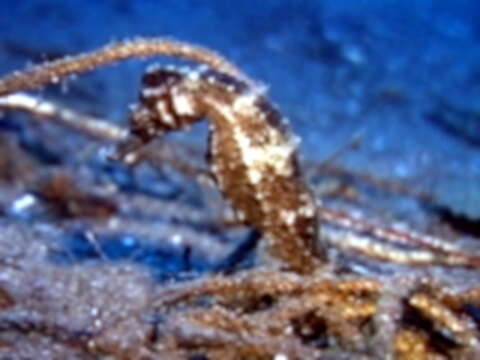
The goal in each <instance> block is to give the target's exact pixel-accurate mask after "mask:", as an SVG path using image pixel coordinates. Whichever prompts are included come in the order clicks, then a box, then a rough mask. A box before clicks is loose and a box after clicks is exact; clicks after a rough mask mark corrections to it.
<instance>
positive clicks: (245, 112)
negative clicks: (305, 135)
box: [130, 65, 325, 273]
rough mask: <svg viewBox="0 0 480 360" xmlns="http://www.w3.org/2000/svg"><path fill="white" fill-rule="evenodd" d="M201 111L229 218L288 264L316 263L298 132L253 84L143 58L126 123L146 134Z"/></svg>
mask: <svg viewBox="0 0 480 360" xmlns="http://www.w3.org/2000/svg"><path fill="white" fill-rule="evenodd" d="M202 118H207V119H208V121H209V141H208V142H209V145H208V154H207V161H208V164H209V166H210V170H211V173H212V176H213V178H214V180H215V182H216V184H217V186H218V188H219V189H220V191H221V192H222V193H223V195H224V197H225V198H226V199H227V200H228V201H229V202H230V203H231V205H232V207H233V209H234V210H235V214H236V216H237V219H238V220H239V221H240V222H243V223H245V224H246V225H249V226H251V227H253V228H255V229H257V230H258V231H260V232H261V234H262V236H263V237H264V241H263V243H265V245H266V249H265V252H264V253H266V254H267V256H268V258H269V260H274V261H275V260H277V265H279V266H280V267H283V268H286V269H288V270H292V271H296V272H302V273H308V272H312V271H314V270H315V269H316V268H319V265H320V260H321V259H322V257H323V256H325V253H324V252H322V251H323V249H321V248H320V247H319V245H318V239H317V236H318V235H317V234H318V226H319V224H318V219H317V215H316V206H315V201H314V198H313V196H312V193H311V192H310V191H309V189H308V186H307V184H306V183H305V181H304V179H303V177H302V174H301V171H300V168H299V164H298V158H297V147H298V143H299V140H298V138H297V137H295V136H293V135H292V134H291V132H290V131H289V129H288V122H287V120H286V119H285V118H283V117H282V116H281V114H280V113H279V111H278V110H277V109H276V108H275V107H274V106H273V105H272V104H271V103H270V102H269V101H268V99H267V97H266V96H265V91H264V90H263V89H262V88H261V87H260V86H258V85H252V84H250V83H247V82H246V81H244V80H242V79H240V78H237V77H235V76H232V75H229V74H227V73H223V72H220V71H217V70H215V69H212V68H210V67H206V66H200V67H198V68H196V69H188V68H175V67H171V66H170V67H164V68H162V67H159V66H156V65H154V66H151V67H149V68H148V69H147V71H146V73H145V75H144V76H143V78H142V84H141V90H140V96H139V101H138V104H136V105H135V106H133V108H132V112H131V116H130V124H131V133H132V135H133V136H136V137H137V138H139V139H141V141H143V142H148V141H149V140H150V139H151V138H153V137H155V136H157V135H158V134H163V133H167V132H170V131H177V130H182V129H185V128H187V127H189V126H191V124H192V123H194V122H196V121H198V120H200V119H202Z"/></svg>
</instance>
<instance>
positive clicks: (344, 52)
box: [0, 0, 480, 221]
mask: <svg viewBox="0 0 480 360" xmlns="http://www.w3.org/2000/svg"><path fill="white" fill-rule="evenodd" d="M6 6H7V8H4V9H3V10H2V11H1V12H0V49H1V51H0V72H1V73H2V74H5V73H8V72H10V71H12V70H15V69H21V68H24V67H25V66H26V65H28V64H32V63H38V62H41V61H43V60H48V59H54V58H57V57H61V56H64V55H66V54H70V53H78V52H81V51H86V50H90V49H94V48H96V47H99V46H101V45H104V44H107V43H109V42H112V41H115V40H121V39H126V38H133V37H135V36H152V37H171V38H175V39H179V40H183V41H188V42H192V43H196V44H201V45H204V46H207V47H210V48H212V49H215V50H217V51H219V52H220V53H223V54H224V55H225V56H226V57H227V58H229V59H231V60H232V61H233V62H234V63H236V64H237V65H238V66H239V67H240V68H242V69H244V71H245V72H246V73H247V74H249V75H250V76H251V77H253V78H255V79H257V80H258V81H260V82H262V83H265V84H266V85H268V87H269V89H270V90H269V91H270V95H271V98H272V99H273V101H274V102H275V103H276V104H277V105H278V106H279V108H280V109H281V111H283V112H284V113H285V114H286V116H288V118H289V119H290V121H291V124H292V127H293V129H294V131H295V132H296V133H298V134H299V135H300V136H301V137H302V139H303V142H302V156H303V161H304V163H306V164H308V163H314V164H321V163H322V162H325V161H330V162H334V163H335V164H336V165H338V166H339V167H341V168H342V169H346V170H347V171H349V172H352V173H355V174H360V175H362V176H363V175H365V176H371V177H375V178H376V179H379V180H380V181H383V180H386V181H392V182H394V183H400V184H402V186H405V187H406V188H408V189H410V190H412V191H413V192H419V193H422V194H424V195H426V196H428V197H429V198H430V199H433V200H432V201H433V203H434V204H436V205H439V206H441V207H444V208H446V209H448V210H449V211H450V210H451V211H452V212H453V213H454V214H455V215H458V216H461V217H465V218H467V219H469V220H472V221H476V220H477V219H480V181H479V179H480V154H479V148H480V103H479V101H478V99H479V98H480V17H479V16H478V15H479V14H480V4H479V3H478V1H475V0H470V1H468V0H444V1H435V0H416V1H408V2H407V1H401V0H362V1H360V0H351V1H347V0H345V1H335V0H323V1H321V0H317V1H313V0H311V1H295V0H264V1H252V0H246V1H241V2H240V1H212V0H191V1H178V0H162V1H154V0H145V1H129V0H118V1H113V0H112V1H101V2H99V1H88V0H64V1H55V0H50V1H47V0H33V1H27V0H20V1H12V2H8V5H6ZM160 61H161V62H171V60H169V59H166V60H165V59H160ZM150 62H152V61H148V63H150ZM146 63H147V62H145V61H129V62H126V63H122V64H119V65H115V66H113V67H109V68H106V69H102V70H99V71H97V72H95V73H94V74H88V75H85V76H80V77H79V78H78V80H76V81H72V82H69V83H68V86H65V87H63V88H61V89H59V87H54V86H53V87H49V88H48V89H47V90H48V91H46V92H43V93H42V94H43V95H42V96H45V97H48V98H53V99H56V100H58V101H61V102H62V103H63V104H66V105H69V106H72V107H75V108H77V109H78V110H82V111H86V112H88V113H91V114H96V115H99V116H103V117H105V118H107V119H109V120H110V121H112V122H119V123H124V122H125V120H126V117H127V114H128V112H127V108H128V104H130V103H132V102H133V101H134V100H135V98H136V96H137V91H138V83H139V78H140V76H141V73H142V71H143V69H144V68H145V67H146ZM199 131H200V133H199V134H202V135H198V133H195V132H194V133H193V134H190V135H187V141H189V142H191V144H194V145H195V144H198V146H201V144H204V142H205V138H204V136H203V133H202V130H199ZM69 136H71V137H72V138H73V137H74V134H73V133H70V135H69ZM195 146H196V145H195ZM52 151H53V150H52Z"/></svg>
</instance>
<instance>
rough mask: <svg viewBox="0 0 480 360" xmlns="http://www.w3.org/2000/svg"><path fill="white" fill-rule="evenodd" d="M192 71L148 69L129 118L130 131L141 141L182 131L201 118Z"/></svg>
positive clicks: (168, 68) (164, 68) (161, 68)
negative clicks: (168, 132)
mask: <svg viewBox="0 0 480 360" xmlns="http://www.w3.org/2000/svg"><path fill="white" fill-rule="evenodd" d="M192 71H193V70H187V69H178V68H175V67H171V66H168V67H159V66H156V65H155V66H150V67H149V68H148V69H147V71H146V72H145V74H144V75H143V77H142V83H141V89H140V96H139V103H138V104H137V105H134V106H133V108H132V113H131V116H130V122H131V131H132V133H134V134H135V135H138V136H140V137H141V138H143V139H144V140H147V139H150V138H152V137H153V136H155V135H156V134H157V133H160V132H167V131H172V130H181V129H184V128H185V127H188V126H189V125H190V124H191V123H193V122H195V121H196V120H198V119H200V118H201V117H202V115H203V114H201V112H200V109H199V106H198V102H197V100H196V98H195V92H194V91H192V87H194V86H195V82H194V77H193V76H192Z"/></svg>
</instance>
